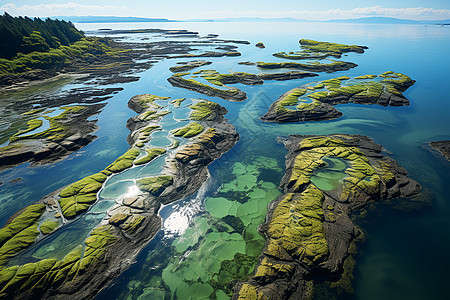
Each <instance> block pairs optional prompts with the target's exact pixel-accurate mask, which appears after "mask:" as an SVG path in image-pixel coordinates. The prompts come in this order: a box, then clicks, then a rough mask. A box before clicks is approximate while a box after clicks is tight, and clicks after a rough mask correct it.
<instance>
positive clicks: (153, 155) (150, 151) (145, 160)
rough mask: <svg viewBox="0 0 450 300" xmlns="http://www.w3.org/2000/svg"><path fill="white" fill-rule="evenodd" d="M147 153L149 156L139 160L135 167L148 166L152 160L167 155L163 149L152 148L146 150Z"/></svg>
mask: <svg viewBox="0 0 450 300" xmlns="http://www.w3.org/2000/svg"><path fill="white" fill-rule="evenodd" d="M144 150H145V151H146V152H147V155H145V156H144V157H142V158H139V159H137V160H136V161H135V162H134V164H135V165H142V164H146V163H148V162H151V161H152V160H154V159H155V158H156V157H158V156H160V155H162V154H164V153H166V150H165V149H161V148H151V149H144Z"/></svg>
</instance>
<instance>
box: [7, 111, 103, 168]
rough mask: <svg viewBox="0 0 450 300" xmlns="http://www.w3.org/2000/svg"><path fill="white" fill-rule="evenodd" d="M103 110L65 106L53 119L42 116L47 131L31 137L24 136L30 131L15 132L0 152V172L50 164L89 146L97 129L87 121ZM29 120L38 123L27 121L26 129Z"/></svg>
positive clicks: (93, 121) (92, 123)
mask: <svg viewBox="0 0 450 300" xmlns="http://www.w3.org/2000/svg"><path fill="white" fill-rule="evenodd" d="M104 106H105V104H94V105H89V106H70V107H69V106H67V107H64V108H63V110H62V112H61V114H60V115H58V116H56V117H48V116H45V115H44V118H45V119H47V121H48V122H49V123H50V125H49V128H48V129H45V130H43V131H41V132H38V133H35V134H30V133H28V132H32V130H28V132H27V129H25V130H24V131H22V132H23V133H22V132H20V131H19V132H17V133H16V134H15V135H13V136H12V137H11V138H10V143H9V144H8V145H7V146H5V147H2V148H0V171H1V170H4V169H6V168H10V167H13V166H16V165H19V164H21V163H24V162H31V163H32V165H37V164H48V163H53V162H56V161H59V160H62V159H64V158H66V157H67V156H68V155H70V154H71V153H73V152H75V151H77V150H78V149H80V148H82V147H83V146H85V145H87V144H89V143H90V142H91V141H93V140H94V139H95V138H96V136H94V135H92V133H94V132H95V131H97V129H98V126H97V125H96V122H97V121H96V120H90V121H89V120H88V118H89V117H90V116H93V115H96V114H98V113H99V112H100V110H101V109H102V108H103V107H104ZM33 120H38V119H32V120H30V121H28V126H30V125H29V124H31V123H30V122H32V121H33ZM39 127H40V126H38V127H37V128H36V129H39ZM29 128H30V127H29ZM30 129H31V128H30Z"/></svg>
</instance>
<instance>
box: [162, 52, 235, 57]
mask: <svg viewBox="0 0 450 300" xmlns="http://www.w3.org/2000/svg"><path fill="white" fill-rule="evenodd" d="M224 56H228V57H229V56H241V53H239V52H237V51H228V52H215V51H208V52H205V53H202V54H181V55H175V56H171V57H168V58H195V57H224Z"/></svg>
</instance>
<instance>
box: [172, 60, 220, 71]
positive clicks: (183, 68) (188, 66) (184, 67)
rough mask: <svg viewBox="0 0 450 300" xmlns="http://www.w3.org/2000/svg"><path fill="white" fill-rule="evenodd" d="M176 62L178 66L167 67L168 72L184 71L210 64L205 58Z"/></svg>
mask: <svg viewBox="0 0 450 300" xmlns="http://www.w3.org/2000/svg"><path fill="white" fill-rule="evenodd" d="M177 64H179V65H180V66H173V67H171V68H169V70H170V72H173V73H179V72H186V71H190V70H192V69H195V68H198V67H202V66H207V65H210V64H212V62H210V61H206V60H193V61H189V62H179V63H177Z"/></svg>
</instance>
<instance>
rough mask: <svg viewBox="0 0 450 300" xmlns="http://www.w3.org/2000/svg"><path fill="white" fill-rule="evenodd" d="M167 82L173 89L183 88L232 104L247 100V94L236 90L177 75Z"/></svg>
mask: <svg viewBox="0 0 450 300" xmlns="http://www.w3.org/2000/svg"><path fill="white" fill-rule="evenodd" d="M167 81H168V82H170V84H171V85H173V86H175V87H180V88H184V89H187V90H191V91H194V92H197V93H200V94H204V95H207V96H212V97H219V98H222V99H225V100H229V101H233V102H240V101H244V100H245V99H247V94H246V93H244V92H243V91H241V90H240V89H238V88H233V87H231V88H228V89H219V88H215V87H212V86H209V85H206V84H203V83H201V82H198V81H196V80H189V79H184V78H182V77H181V76H177V74H175V75H172V76H170V77H169V78H168V79H167Z"/></svg>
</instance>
